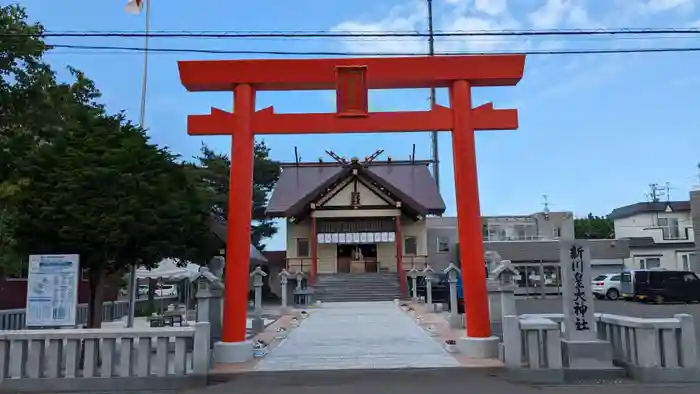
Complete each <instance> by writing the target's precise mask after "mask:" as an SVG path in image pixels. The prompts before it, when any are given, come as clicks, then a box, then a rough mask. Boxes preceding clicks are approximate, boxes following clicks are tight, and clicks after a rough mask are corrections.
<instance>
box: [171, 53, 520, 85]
mask: <svg viewBox="0 0 700 394" xmlns="http://www.w3.org/2000/svg"><path fill="white" fill-rule="evenodd" d="M178 67H179V71H180V81H181V82H182V84H183V85H184V86H185V88H186V89H187V90H188V91H190V92H204V91H210V92H211V91H231V90H233V88H234V87H235V86H236V85H239V84H249V85H251V86H252V87H253V88H254V89H255V90H257V91H265V90H267V91H269V90H334V89H336V86H337V83H338V82H337V80H338V72H337V71H338V68H342V67H350V68H352V67H365V68H366V81H365V83H366V88H367V89H417V88H444V87H449V86H450V85H451V83H452V82H454V81H456V80H467V81H469V82H470V85H471V86H513V85H516V84H517V83H518V82H519V81H520V79H521V78H522V77H523V71H524V68H525V55H464V56H424V57H386V58H379V57H377V58H347V59H260V60H186V61H180V62H178Z"/></svg>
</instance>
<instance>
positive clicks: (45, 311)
mask: <svg viewBox="0 0 700 394" xmlns="http://www.w3.org/2000/svg"><path fill="white" fill-rule="evenodd" d="M79 281H80V257H79V256H78V255H77V254H67V255H56V254H50V255H31V256H29V276H28V278H27V310H26V319H27V320H26V325H27V327H65V326H75V325H76V316H77V307H78V284H79Z"/></svg>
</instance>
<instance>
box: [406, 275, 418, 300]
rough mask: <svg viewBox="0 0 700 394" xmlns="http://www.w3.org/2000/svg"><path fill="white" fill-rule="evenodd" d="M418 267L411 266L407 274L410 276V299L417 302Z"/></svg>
mask: <svg viewBox="0 0 700 394" xmlns="http://www.w3.org/2000/svg"><path fill="white" fill-rule="evenodd" d="M419 273H420V271H418V268H416V267H413V268H411V270H410V271H408V276H409V277H410V278H411V299H412V300H413V302H418V274H419Z"/></svg>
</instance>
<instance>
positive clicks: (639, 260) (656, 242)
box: [608, 201, 697, 270]
mask: <svg viewBox="0 0 700 394" xmlns="http://www.w3.org/2000/svg"><path fill="white" fill-rule="evenodd" d="M608 218H609V219H612V220H613V222H614V226H615V238H617V239H619V240H627V241H628V242H629V247H630V256H629V257H628V258H626V259H625V266H626V267H627V268H642V269H649V268H665V269H678V270H689V269H691V268H693V265H694V264H696V263H695V261H696V258H697V251H696V245H695V233H694V230H693V217H692V214H691V203H690V201H666V202H661V201H657V202H640V203H636V204H632V205H627V206H624V207H620V208H616V209H614V210H613V211H612V212H611V213H610V215H608Z"/></svg>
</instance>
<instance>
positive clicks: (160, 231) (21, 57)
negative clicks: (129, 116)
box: [0, 6, 214, 327]
mask: <svg viewBox="0 0 700 394" xmlns="http://www.w3.org/2000/svg"><path fill="white" fill-rule="evenodd" d="M26 17H27V16H26V13H25V12H24V10H23V9H22V8H21V7H19V6H4V7H0V30H2V31H4V32H5V31H9V32H17V33H18V35H17V36H16V37H7V36H5V37H4V38H2V39H1V40H2V41H0V75H2V84H1V85H0V99H1V100H2V101H1V102H0V104H1V105H0V226H2V227H0V230H2V231H1V235H0V242H2V243H1V244H0V246H2V247H3V249H2V250H0V254H1V255H3V256H4V260H3V261H5V262H7V261H12V260H15V259H17V258H18V256H23V258H24V259H26V256H27V255H28V254H54V253H61V254H63V253H66V254H67V253H76V254H79V255H80V258H81V267H82V268H87V269H88V273H89V278H90V287H91V290H92V291H91V298H90V317H89V324H90V326H93V327H94V326H99V323H100V321H99V320H100V317H101V296H102V295H101V289H102V288H103V287H102V286H101V284H102V281H103V278H104V277H105V275H108V274H110V273H123V272H125V271H126V268H128V267H129V266H131V265H134V264H138V265H144V266H147V267H152V266H153V265H155V264H157V263H158V262H159V261H160V260H162V259H163V258H166V257H170V258H175V259H179V260H183V261H184V260H186V261H192V262H197V263H205V262H206V261H208V259H209V258H210V257H211V256H212V255H213V254H214V250H212V249H211V248H210V247H211V246H212V244H211V238H212V237H211V231H210V220H211V204H212V202H211V200H210V195H209V194H208V189H207V188H205V187H204V185H202V183H201V182H200V180H199V178H197V177H196V176H195V174H194V173H193V172H192V171H189V170H188V166H187V165H183V164H181V163H179V162H178V158H177V157H176V156H175V155H173V154H172V153H170V152H168V151H167V150H166V149H161V148H158V147H157V146H155V145H153V144H151V143H150V142H149V140H148V137H147V136H146V133H145V131H144V130H143V129H141V128H140V127H137V126H135V125H133V124H131V123H129V122H127V121H126V120H125V118H124V116H123V114H121V113H119V114H108V113H107V111H106V110H105V108H104V107H103V106H102V105H101V104H99V103H98V102H97V100H98V99H99V97H100V93H99V91H98V90H97V88H96V87H95V85H94V84H93V82H92V81H91V80H89V79H88V78H86V77H85V76H84V75H83V74H82V73H81V72H79V71H78V70H75V69H71V72H72V75H73V77H74V80H73V81H72V82H70V83H62V82H59V81H57V79H56V76H55V74H54V72H53V71H52V70H51V68H50V67H49V66H48V65H47V64H44V63H43V62H42V59H41V56H42V54H43V52H44V51H45V50H46V46H45V45H44V44H43V43H42V42H41V40H39V39H38V38H36V36H32V34H36V33H40V32H41V31H43V29H42V27H41V26H39V25H29V24H27V23H26ZM1 262H2V261H0V263H1Z"/></svg>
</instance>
